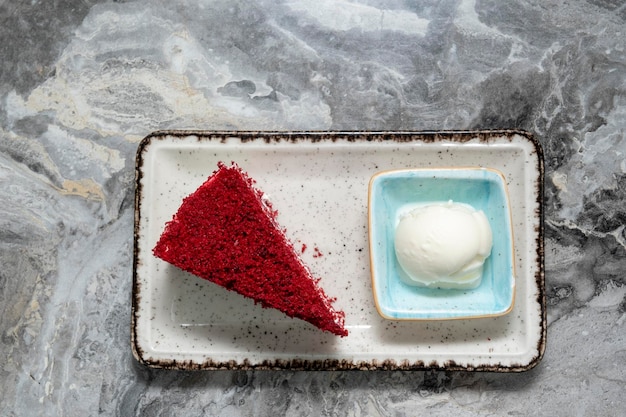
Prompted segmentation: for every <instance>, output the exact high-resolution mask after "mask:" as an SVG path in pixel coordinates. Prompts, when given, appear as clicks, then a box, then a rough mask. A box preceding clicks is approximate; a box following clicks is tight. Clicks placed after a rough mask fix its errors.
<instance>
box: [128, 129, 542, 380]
mask: <svg viewBox="0 0 626 417" xmlns="http://www.w3.org/2000/svg"><path fill="white" fill-rule="evenodd" d="M218 161H226V162H228V161H236V162H237V163H238V164H239V165H240V166H241V167H242V168H243V169H244V170H246V171H247V172H248V173H249V174H250V175H251V176H252V177H253V178H255V179H256V181H257V186H258V188H260V189H262V190H263V191H264V192H265V193H266V195H267V196H268V197H269V198H270V200H271V201H272V203H273V205H274V208H276V209H277V210H278V211H279V216H278V221H279V222H280V223H281V225H282V226H283V227H285V228H286V229H287V235H288V237H289V238H290V239H291V240H292V242H293V243H294V245H295V246H296V247H297V248H302V250H303V253H302V254H301V257H302V258H303V260H304V261H305V262H306V263H307V264H308V265H309V267H310V268H311V270H312V272H313V273H314V275H316V276H319V277H321V281H320V285H321V286H322V287H323V288H324V289H325V290H326V292H327V293H328V294H329V295H331V296H334V297H336V298H337V302H336V304H335V305H336V307H337V308H339V309H342V310H344V311H345V312H346V327H347V328H348V330H349V332H350V334H349V336H347V337H345V338H339V337H336V336H333V335H330V334H327V333H323V332H320V331H319V330H317V329H316V328H314V327H312V326H311V325H309V324H308V323H306V322H303V321H301V320H296V319H290V318H288V317H286V316H284V315H282V314H281V313H280V312H277V311H274V310H268V309H262V308H261V307H259V306H257V305H255V304H254V303H253V302H252V301H250V300H248V299H244V298H243V297H240V296H239V295H237V294H235V293H231V292H228V291H226V290H223V289H222V288H219V287H217V286H216V285H214V284H211V283H210V282H207V281H204V280H201V279H199V278H196V277H194V276H191V275H189V274H186V273H184V272H182V271H180V270H178V269H176V268H175V267H172V266H170V265H168V264H166V263H165V262H163V261H161V260H159V259H157V258H155V257H154V256H153V255H152V248H153V247H154V245H155V243H156V241H157V239H158V237H159V235H160V233H161V231H162V230H163V226H164V224H165V222H166V221H168V220H169V219H170V218H171V216H172V215H173V213H175V212H176V210H177V209H178V207H179V205H180V203H181V201H182V199H183V198H184V197H185V196H186V195H188V194H190V193H191V192H193V191H194V190H195V189H196V188H197V187H198V186H200V185H201V184H202V182H203V181H204V180H206V178H207V177H208V176H209V175H210V174H211V173H212V172H213V170H214V169H215V168H216V165H217V163H218ZM455 166H482V167H490V168H494V169H497V170H499V171H501V172H502V173H503V174H504V175H505V177H506V178H507V181H508V184H507V185H508V189H509V193H510V204H511V215H512V221H513V229H514V236H515V242H514V246H515V268H516V276H517V285H516V293H515V304H514V308H513V310H512V311H511V312H510V313H509V314H507V315H504V316H500V317H491V318H481V319H471V320H448V321H393V320H387V319H384V318H382V317H381V316H380V315H379V314H378V313H377V311H376V306H375V304H374V299H373V295H372V286H371V278H370V268H369V249H368V216H367V198H368V182H369V180H370V178H371V177H372V175H373V174H374V173H376V172H380V171H385V170H392V169H403V168H420V167H431V168H435V167H455ZM136 174H137V188H136V218H135V253H134V277H133V279H134V282H133V306H132V333H131V334H132V348H133V352H134V355H135V357H136V358H137V359H138V360H139V361H140V362H141V363H144V364H146V365H149V366H153V367H160V368H175V369H221V368H228V369H235V368H265V369H426V368H430V369H448V370H485V371H523V370H527V369H530V368H532V367H533V366H535V365H536V364H537V363H538V362H539V361H540V360H541V358H542V356H543V352H544V348H545V340H546V313H545V299H544V275H543V235H542V233H543V232H542V231H543V221H542V220H543V219H542V216H543V214H542V213H543V212H542V195H543V160H542V154H541V148H540V147H539V145H538V144H537V142H536V141H535V140H534V139H533V138H532V136H530V135H529V134H527V133H524V132H514V131H497V132H494V131H489V132H437V133H361V132H354V133H251V132H250V133H241V132H217V133H211V132H158V133H154V134H152V135H150V136H148V137H147V138H145V139H144V140H143V141H142V143H141V145H140V146H139V150H138V155H137V168H136Z"/></svg>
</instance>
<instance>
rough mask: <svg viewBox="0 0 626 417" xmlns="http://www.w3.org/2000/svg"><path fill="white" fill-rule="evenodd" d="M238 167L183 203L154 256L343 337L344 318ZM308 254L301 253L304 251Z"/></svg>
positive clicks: (221, 170) (223, 169)
mask: <svg viewBox="0 0 626 417" xmlns="http://www.w3.org/2000/svg"><path fill="white" fill-rule="evenodd" d="M262 197H263V193H262V192H261V191H260V190H258V189H256V188H255V187H254V180H253V179H252V178H250V177H249V176H248V175H246V173H244V172H243V171H242V170H241V169H240V168H239V167H238V166H237V165H236V164H234V163H233V164H232V166H226V165H225V164H223V163H220V164H219V165H218V170H217V171H215V172H214V173H213V175H212V176H210V177H209V179H208V180H207V181H206V182H205V183H204V184H202V185H201V186H200V188H198V189H197V190H196V191H195V192H194V193H192V194H191V195H189V196H188V197H186V198H185V199H184V200H183V203H182V205H181V206H180V208H179V209H178V212H177V213H176V214H175V215H174V217H173V218H172V220H171V221H169V222H168V223H167V224H166V226H165V230H164V231H163V234H162V235H161V237H160V239H159V241H158V243H157V244H156V246H155V247H154V249H153V252H154V254H155V255H156V256H157V257H159V258H161V259H163V260H164V261H166V262H169V263H171V264H173V265H175V266H177V267H179V268H181V269H183V270H185V271H187V272H190V273H192V274H194V275H197V276H199V277H201V278H204V279H206V280H209V281H211V282H214V283H215V284H217V285H221V286H222V287H225V288H227V289H229V290H232V291H236V292H238V293H239V294H241V295H243V296H246V297H249V298H252V299H254V300H255V302H256V303H260V304H261V305H262V306H263V307H266V308H275V309H278V310H280V311H282V312H284V313H285V314H287V315H288V316H290V317H296V318H300V319H302V320H305V321H307V322H309V323H311V324H313V325H315V326H317V327H318V328H320V329H322V330H324V331H328V332H331V333H334V334H336V335H339V336H347V334H348V331H347V330H346V329H345V327H344V318H345V314H344V313H343V312H341V311H336V310H335V309H334V308H333V307H332V302H333V301H334V299H332V298H330V297H328V296H327V295H326V294H325V293H324V291H323V290H322V289H321V288H320V287H319V285H318V282H319V279H316V278H314V277H313V276H312V275H311V273H310V271H309V269H308V268H307V267H306V266H305V265H304V264H303V263H302V261H301V260H300V258H299V256H298V255H297V253H296V251H295V250H294V248H293V246H292V244H291V243H290V242H289V241H288V240H287V238H286V237H285V235H284V233H283V232H282V230H281V229H280V227H279V226H278V224H277V223H276V212H275V211H273V210H272V207H271V205H270V204H269V202H266V201H264V200H263V199H262ZM305 247H306V246H305V245H303V251H304V248H305Z"/></svg>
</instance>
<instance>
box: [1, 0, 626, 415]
mask: <svg viewBox="0 0 626 417" xmlns="http://www.w3.org/2000/svg"><path fill="white" fill-rule="evenodd" d="M0 19H1V21H2V24H1V25H0V51H1V56H2V59H1V60H0V264H1V265H2V267H1V268H0V332H1V333H0V337H1V342H0V357H2V358H4V361H3V363H2V365H1V366H0V415H3V416H30V415H41V416H56V415H65V416H73V415H76V416H87V415H99V414H102V415H119V416H130V415H145V416H170V415H220V416H230V415H233V416H234V415H290V416H296V415H338V416H343V415H347V416H365V415H368V416H369V415H372V416H403V415H407V416H408V415H418V414H421V413H428V415H431V416H444V415H454V416H483V415H524V416H527V415H551V416H560V415H563V416H566V415H567V416H572V415H575V416H623V415H625V414H626V401H625V400H624V392H626V336H625V335H626V273H625V272H624V271H626V231H625V227H624V224H625V221H626V204H625V197H626V162H624V154H625V153H626V138H625V135H626V51H625V48H626V40H625V39H626V2H624V1H623V0H588V1H582V0H573V1H569V2H557V1H523V2H515V3H514V2H503V1H478V0H477V1H473V0H462V1H448V0H444V1H439V0H438V1H434V0H430V1H394V0H388V1H383V0H362V1H347V0H339V1H332V0H323V1H318V2H309V1H305V0H292V1H268V0H261V1H209V0H207V1H201V0H186V1H185V0H183V1H176V2H169V1H162V0H159V1H151V2H148V1H136V2H101V1H96V0H80V1H79V0H71V1H65V2H57V1H54V2H37V1H33V2H8V1H7V2H3V3H2V4H1V5H0ZM179 128H194V129H236V130H246V129H253V130H257V129H264V130H340V129H341V130H354V129H358V130H363V129H372V130H437V129H474V128H479V129H501V128H517V129H526V130H529V131H531V132H533V133H534V134H535V135H536V136H537V137H538V138H539V140H540V141H541V143H542V145H543V148H544V152H545V162H546V184H545V185H546V196H545V213H546V218H545V227H546V239H545V245H546V293H547V296H548V297H547V304H548V322H549V328H548V346H547V350H546V353H545V357H544V359H543V361H542V362H541V363H540V364H539V365H538V366H537V367H535V368H534V369H532V370H530V371H528V372H525V373H520V374H492V373H471V372H443V371H435V372H431V371H425V372H421V371H420V372H360V371H356V372H288V371H217V372H177V371H155V370H149V369H146V368H143V367H142V366H140V365H138V364H136V363H135V361H134V359H133V357H132V354H131V350H130V300H131V298H130V294H131V278H132V256H131V254H132V226H133V193H134V158H135V151H136V149H137V145H138V142H139V141H140V140H141V138H142V137H144V136H145V135H147V134H148V133H150V132H151V131H154V130H157V129H179Z"/></svg>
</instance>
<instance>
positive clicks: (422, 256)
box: [395, 201, 493, 289]
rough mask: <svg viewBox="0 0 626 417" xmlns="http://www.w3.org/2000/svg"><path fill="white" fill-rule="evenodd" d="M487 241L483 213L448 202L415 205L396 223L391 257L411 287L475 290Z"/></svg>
mask: <svg viewBox="0 0 626 417" xmlns="http://www.w3.org/2000/svg"><path fill="white" fill-rule="evenodd" d="M492 244H493V238H492V233H491V227H490V225H489V221H488V220H487V217H486V216H485V213H483V212H482V211H477V210H475V209H474V208H473V207H471V206H469V205H466V204H460V203H454V202H452V201H448V202H444V203H433V204H428V205H424V206H420V207H417V208H414V209H412V210H411V211H409V212H408V213H406V214H405V215H404V216H401V218H400V221H399V222H398V226H397V227H396V235H395V251H396V257H397V259H398V262H399V263H400V266H401V267H402V269H403V270H404V272H406V277H403V280H404V282H406V283H408V284H410V285H416V286H423V287H434V288H456V289H471V288H476V287H478V285H480V281H481V279H482V272H483V265H484V263H485V259H487V257H489V254H490V253H491V247H492Z"/></svg>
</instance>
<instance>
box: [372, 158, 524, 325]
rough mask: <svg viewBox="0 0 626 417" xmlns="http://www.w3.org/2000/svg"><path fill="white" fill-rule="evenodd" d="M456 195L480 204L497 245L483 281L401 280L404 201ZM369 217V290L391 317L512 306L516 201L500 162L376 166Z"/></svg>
mask: <svg viewBox="0 0 626 417" xmlns="http://www.w3.org/2000/svg"><path fill="white" fill-rule="evenodd" d="M450 200H452V201H453V202H455V203H463V204H468V205H470V206H472V207H473V208H474V209H476V210H482V211H483V212H484V213H485V215H486V216H487V219H488V221H489V224H490V226H491V231H492V234H493V247H492V249H491V255H490V256H489V257H488V258H487V259H486V260H485V263H484V267H483V272H482V279H481V283H480V285H479V286H478V287H477V288H474V289H469V290H460V289H440V288H427V287H416V286H413V285H409V284H406V283H404V282H403V280H402V278H401V274H403V273H404V271H403V270H402V268H401V266H400V264H399V263H398V260H397V259H396V254H395V248H394V237H395V229H396V226H397V224H398V222H399V219H400V215H401V214H402V213H404V212H406V211H407V207H410V206H417V205H423V204H430V203H441V202H447V201H450ZM368 217H369V219H368V221H369V245H370V269H371V276H372V290H373V295H374V301H375V303H376V309H377V310H378V313H379V314H380V315H381V316H382V317H384V318H386V319H390V320H448V319H474V318H484V317H496V316H501V315H504V314H507V313H509V312H510V311H511V310H512V309H513V304H514V299H515V263H514V255H513V253H514V246H513V245H514V244H513V228H512V220H511V208H510V203H509V197H508V191H507V186H506V180H505V178H504V175H503V174H502V173H501V172H500V171H498V170H495V169H490V168H480V167H476V168H474V167H469V168H440V169H403V170H395V171H385V172H381V173H378V174H375V175H374V176H373V177H372V178H371V180H370V183H369V192H368Z"/></svg>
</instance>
